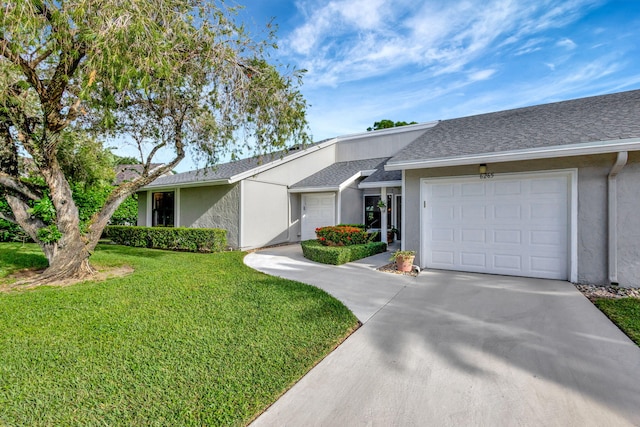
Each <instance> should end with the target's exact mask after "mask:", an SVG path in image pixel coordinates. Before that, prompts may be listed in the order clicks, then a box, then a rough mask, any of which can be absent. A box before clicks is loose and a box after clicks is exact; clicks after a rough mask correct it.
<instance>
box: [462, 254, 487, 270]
mask: <svg viewBox="0 0 640 427" xmlns="http://www.w3.org/2000/svg"><path fill="white" fill-rule="evenodd" d="M460 265H461V266H463V267H467V268H469V267H472V268H486V267H487V255H486V254H485V253H483V252H460Z"/></svg>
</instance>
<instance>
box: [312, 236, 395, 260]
mask: <svg viewBox="0 0 640 427" xmlns="http://www.w3.org/2000/svg"><path fill="white" fill-rule="evenodd" d="M300 245H301V246H302V254H303V255H304V257H305V258H307V259H310V260H311V261H315V262H320V263H322V264H332V265H340V264H345V263H347V262H351V261H356V260H358V259H362V258H366V257H368V256H371V255H375V254H379V253H381V252H384V251H386V250H387V244H386V243H382V242H371V243H365V244H363V245H350V246H324V245H322V244H321V243H320V242H318V241H317V240H305V241H303V242H300Z"/></svg>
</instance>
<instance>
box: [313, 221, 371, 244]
mask: <svg viewBox="0 0 640 427" xmlns="http://www.w3.org/2000/svg"><path fill="white" fill-rule="evenodd" d="M316 236H318V241H319V242H320V243H322V244H323V245H325V246H350V245H362V244H365V243H369V242H370V241H371V236H370V235H369V234H368V233H367V232H366V231H365V230H364V228H359V227H351V226H348V225H335V226H328V227H319V228H316Z"/></svg>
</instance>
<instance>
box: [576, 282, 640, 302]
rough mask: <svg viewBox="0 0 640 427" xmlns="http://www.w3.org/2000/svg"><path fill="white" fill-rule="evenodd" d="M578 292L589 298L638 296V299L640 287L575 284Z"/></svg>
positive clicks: (639, 297)
mask: <svg viewBox="0 0 640 427" xmlns="http://www.w3.org/2000/svg"><path fill="white" fill-rule="evenodd" d="M575 286H576V288H578V290H579V291H580V292H582V293H583V294H584V296H586V297H587V298H589V300H591V301H593V300H596V299H599V298H608V299H617V298H628V297H631V298H638V299H640V288H623V287H621V286H597V285H575Z"/></svg>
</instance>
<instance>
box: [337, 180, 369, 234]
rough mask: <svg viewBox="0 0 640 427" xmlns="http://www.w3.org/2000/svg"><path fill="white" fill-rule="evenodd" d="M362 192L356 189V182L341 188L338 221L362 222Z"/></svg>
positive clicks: (347, 222) (343, 222)
mask: <svg viewBox="0 0 640 427" xmlns="http://www.w3.org/2000/svg"><path fill="white" fill-rule="evenodd" d="M363 194H364V192H363V191H362V190H360V189H358V186H357V183H354V184H353V185H351V186H349V187H347V188H345V189H344V190H342V192H341V193H340V222H341V223H342V224H360V223H362V213H363V212H364V207H363V205H364V199H363V197H362V195H363Z"/></svg>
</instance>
